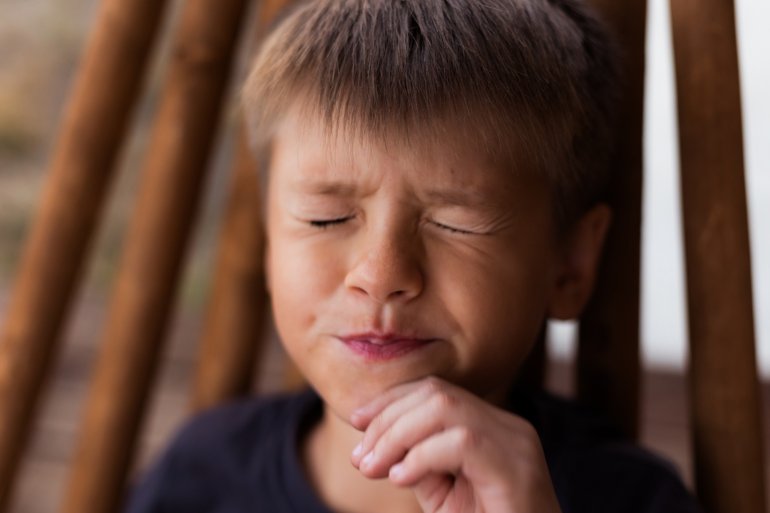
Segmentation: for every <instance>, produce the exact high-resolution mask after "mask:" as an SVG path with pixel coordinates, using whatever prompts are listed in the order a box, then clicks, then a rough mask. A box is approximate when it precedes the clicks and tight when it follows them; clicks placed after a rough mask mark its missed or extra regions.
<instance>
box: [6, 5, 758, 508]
mask: <svg viewBox="0 0 770 513" xmlns="http://www.w3.org/2000/svg"><path fill="white" fill-rule="evenodd" d="M97 3H98V0H55V1H54V0H0V323H2V320H3V315H4V309H5V305H6V304H7V302H8V298H9V296H10V294H11V293H12V287H13V281H14V271H15V269H16V268H17V266H18V262H19V258H20V255H21V252H22V248H23V244H24V240H25V236H26V233H27V230H28V228H29V226H30V224H31V223H32V222H33V220H34V216H35V212H36V209H37V207H38V202H39V197H40V192H41V188H42V184H43V182H44V180H45V177H46V176H45V172H46V163H47V158H48V155H49V152H50V149H51V148H52V145H53V141H54V138H55V135H56V129H57V125H58V122H59V118H60V116H61V113H62V109H63V107H64V105H65V101H66V99H67V95H68V92H69V89H70V86H71V83H72V79H73V76H74V73H75V72H76V70H77V66H78V62H79V57H80V53H81V50H82V47H83V44H84V42H85V38H86V36H87V34H88V31H89V29H90V24H91V22H92V20H93V15H94V13H95V6H96V4H97ZM174 3H175V4H177V5H178V4H179V3H180V2H179V1H175V2H174ZM736 7H737V13H736V14H737V22H738V36H739V41H738V43H739V51H740V58H741V65H742V68H741V73H742V77H741V78H742V93H743V106H744V141H745V152H746V153H745V157H746V180H747V192H748V200H749V219H750V229H751V236H752V259H753V262H752V263H753V278H754V308H755V318H756V335H757V342H758V346H757V356H758V362H759V367H760V370H761V375H762V376H763V380H764V381H765V386H764V387H763V391H764V404H765V409H766V411H768V410H770V397H768V395H770V393H768V385H767V383H768V382H770V93H769V92H770V58H768V55H770V35H768V31H767V24H768V22H770V3H769V2H766V1H764V0H736ZM649 10H650V12H649V16H650V17H649V29H648V68H647V71H648V77H647V113H646V121H645V123H646V127H645V144H646V149H645V160H646V161H645V191H644V194H645V200H644V213H643V215H644V221H643V222H644V224H643V250H642V251H643V253H642V269H643V276H642V323H641V326H642V333H641V339H642V346H643V361H644V364H645V369H646V371H647V376H646V378H647V379H646V380H645V388H644V393H645V396H644V400H643V407H644V413H643V416H644V417H645V419H646V420H645V425H644V427H643V434H642V437H643V442H644V443H645V444H647V445H648V446H650V447H652V448H653V449H655V450H658V451H659V452H662V453H664V454H666V455H667V456H668V457H669V458H672V459H673V460H674V461H675V462H676V463H677V465H678V466H679V467H680V469H681V470H682V472H683V474H684V475H685V477H686V479H687V480H690V479H691V469H690V468H689V462H688V458H689V440H688V438H687V417H686V402H685V393H686V388H685V387H686V382H685V380H684V379H683V377H682V371H683V369H684V368H685V367H686V365H687V350H686V343H685V341H686V338H687V327H686V318H687V314H686V307H685V300H684V299H685V283H684V274H683V254H682V246H681V240H682V234H681V222H680V215H679V189H678V184H679V182H678V154H677V135H676V113H675V92H674V79H673V61H672V54H671V35H670V30H669V18H668V4H667V2H665V0H649ZM174 22H175V16H169V17H168V19H167V21H166V24H167V25H173V23H174ZM167 32H168V31H167ZM167 54H168V41H165V42H164V43H163V44H162V45H161V51H160V52H158V54H157V55H156V57H155V60H154V66H153V72H152V73H150V74H149V75H148V78H147V80H146V83H145V90H146V94H145V95H144V100H143V103H142V104H141V105H140V107H139V109H138V110H137V113H136V115H135V118H134V129H133V136H132V138H131V140H130V141H129V142H128V144H126V145H125V147H124V148H123V155H122V164H121V166H122V167H121V171H120V173H119V174H118V179H117V180H116V181H115V182H114V183H113V184H112V188H111V196H110V200H109V203H108V205H107V208H106V209H105V211H104V216H103V219H102V220H101V227H100V230H99V232H98V236H97V237H96V238H95V240H94V241H93V245H92V250H91V256H90V260H89V263H88V266H87V269H86V271H85V273H84V279H83V282H82V286H81V287H80V289H79V293H78V296H77V306H76V308H75V309H74V310H73V312H72V315H71V316H70V320H69V322H68V325H67V326H68V327H67V329H66V334H65V340H64V344H63V349H62V351H61V353H60V354H59V358H58V360H57V363H56V374H55V375H54V376H53V377H52V381H51V382H50V383H49V386H48V389H47V391H46V393H45V396H44V400H43V405H42V408H43V414H42V416H41V417H40V420H39V422H38V425H37V427H36V433H35V435H34V438H33V442H32V445H31V447H30V450H29V451H28V457H27V458H26V460H25V462H24V468H23V470H22V478H21V480H20V482H19V488H18V491H17V493H16V498H15V503H14V505H13V507H12V511H13V512H15V513H18V512H24V513H33V512H34V513H38V512H41V513H42V512H50V511H54V510H55V509H57V508H56V505H57V504H58V501H59V496H60V494H61V489H62V487H63V486H64V483H65V480H66V465H67V463H68V462H69V460H70V459H71V457H72V451H73V446H74V441H75V439H76V434H77V420H78V418H79V416H80V413H81V411H82V406H83V400H84V398H85V395H86V392H87V386H88V380H89V379H90V372H91V367H92V364H93V362H94V357H95V355H96V352H97V348H96V345H97V344H98V342H99V338H100V334H101V333H100V331H101V328H102V324H103V322H104V316H105V313H106V305H107V304H108V303H109V300H110V292H111V284H112V281H113V278H114V274H115V271H116V267H117V264H118V263H119V260H118V257H119V255H120V252H121V247H122V242H123V235H124V231H125V228H126V226H127V223H128V220H129V219H130V216H131V213H132V205H133V200H134V195H135V192H136V188H137V185H138V182H139V176H138V172H139V168H140V166H141V163H142V161H143V158H144V149H145V142H146V141H145V138H146V136H147V135H148V131H149V130H148V128H149V125H150V123H151V121H152V111H153V107H154V104H155V101H156V99H157V92H158V90H159V89H160V86H161V84H162V80H163V74H162V71H161V70H162V69H163V62H164V61H165V59H166V58H167ZM234 110H235V107H234V106H232V105H231V106H230V108H229V109H228V110H227V112H228V113H229V115H227V116H225V118H226V119H224V120H223V127H224V130H223V132H224V133H225V134H224V135H223V137H221V139H222V140H225V137H226V134H227V133H228V131H232V129H233V125H234V121H233V120H234V116H233V115H232V113H233V112H234ZM231 152H232V148H231V146H230V145H229V144H219V145H218V149H217V153H216V155H215V156H214V158H213V169H212V170H211V172H210V174H209V182H208V186H207V194H206V197H205V201H204V205H203V208H202V211H201V217H200V220H199V222H198V224H197V228H196V233H195V234H194V238H193V241H192V252H191V253H190V255H191V256H190V258H189V259H188V261H187V263H186V269H185V272H184V282H183V286H182V290H181V293H180V294H179V297H178V303H177V312H176V315H175V321H174V325H173V330H172V335H171V341H170V344H169V346H168V350H167V353H166V358H165V361H164V366H163V369H162V376H161V381H160V384H159V385H160V392H159V393H158V394H157V395H156V397H155V399H154V402H153V407H152V413H151V415H150V419H149V422H148V423H147V425H146V429H145V435H144V438H143V442H142V456H141V458H140V461H139V462H138V464H137V469H139V468H141V467H142V466H143V465H145V464H146V463H147V461H149V460H150V459H151V458H152V457H153V455H154V454H155V453H156V451H157V450H158V448H159V447H161V446H162V444H163V443H164V441H165V440H166V439H167V438H168V436H170V434H171V433H172V432H173V431H174V430H175V429H176V427H177V426H178V425H179V423H180V422H181V421H182V419H183V418H184V415H185V411H186V397H187V394H188V391H189V377H190V371H191V369H192V364H193V359H194V357H195V351H196V345H197V342H198V335H199V331H200V327H201V321H202V313H203V309H204V308H205V305H206V298H207V294H208V292H209V286H210V269H211V267H212V264H213V262H212V258H213V255H214V252H215V249H216V248H215V242H216V234H217V230H218V227H219V221H220V214H221V205H222V203H223V201H224V199H225V193H226V190H227V184H228V181H229V174H230V166H229V163H230V157H231ZM553 328H554V329H553V330H552V332H553V336H552V337H551V340H550V346H549V348H550V351H551V353H552V355H553V357H554V359H555V364H554V367H553V372H552V373H551V376H550V378H549V385H550V386H551V388H552V389H554V390H556V391H559V392H562V393H565V394H569V393H570V379H571V364H570V362H571V358H572V357H573V355H574V352H575V347H574V343H573V333H574V326H571V325H570V324H569V323H560V324H558V325H554V326H553ZM279 361H280V349H279V348H278V347H275V346H273V347H271V348H270V349H269V351H268V355H267V357H266V359H265V361H264V362H263V366H264V367H265V371H266V372H262V376H263V377H262V378H261V382H260V383H259V384H258V386H259V387H260V389H261V390H265V391H269V390H271V389H274V388H275V387H277V386H278V385H279V380H278V379H277V377H276V376H277V375H278V372H279V371H277V370H276V369H277V367H278V365H277V363H276V362H279ZM271 371H272V372H271ZM768 423H769V420H768V416H767V415H766V416H765V427H766V431H767V432H768V436H767V437H766V440H770V429H768ZM766 443H767V442H766ZM768 460H770V458H766V461H768ZM768 474H770V473H768ZM768 488H770V487H768Z"/></svg>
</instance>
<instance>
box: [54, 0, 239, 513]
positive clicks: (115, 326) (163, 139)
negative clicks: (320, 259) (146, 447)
mask: <svg viewBox="0 0 770 513" xmlns="http://www.w3.org/2000/svg"><path fill="white" fill-rule="evenodd" d="M246 6H247V1H246V0H188V1H187V2H186V3H185V4H184V6H183V13H182V19H181V25H180V27H179V32H178V33H177V37H176V40H175V46H174V50H173V55H172V59H171V63H170V70H169V75H168V78H167V81H166V84H165V87H164V91H163V95H162V100H161V104H160V111H159V113H158V116H157V118H156V120H155V125H154V127H153V131H152V138H151V144H150V147H149V152H148V154H147V161H146V163H145V169H144V176H143V181H142V187H141V190H140V195H139V199H138V204H137V206H136V209H135V212H134V217H133V221H132V225H131V227H130V231H129V235H128V239H127V243H126V246H125V247H126V249H125V252H124V255H123V261H122V263H121V267H120V272H119V276H118V281H117V286H116V289H115V293H114V297H113V301H112V304H111V308H110V312H109V316H108V321H107V325H106V330H105V332H104V335H103V341H102V343H103V345H102V349H101V353H100V355H99V361H98V365H97V369H96V375H95V378H94V380H93V381H92V384H91V391H90V395H89V398H88V404H87V411H86V416H85V423H84V425H83V429H82V432H81V434H80V440H79V444H78V448H77V451H76V456H75V461H74V468H73V474H72V476H71V478H70V481H69V484H68V488H67V490H66V494H65V501H64V505H63V508H62V511H64V512H66V513H108V512H113V511H117V510H118V509H119V504H120V501H121V495H122V492H123V485H124V480H125V476H126V474H127V471H128V468H129V466H130V464H131V462H132V453H133V452H134V448H135V446H136V440H137V435H138V432H139V428H140V426H141V421H142V419H143V418H144V411H145V410H146V408H145V405H146V403H147V398H148V395H149V391H150V389H151V387H152V383H153V381H154V377H155V374H156V370H157V364H158V360H159V356H160V354H161V348H162V346H163V342H164V336H165V332H166V328H167V325H168V318H169V314H170V312H171V307H172V303H173V300H174V297H175V291H176V289H177V284H178V281H179V274H180V269H181V267H182V262H183V255H184V252H185V248H186V246H187V242H188V239H189V235H190V233H191V229H192V227H193V225H194V220H195V218H196V212H197V208H198V204H199V202H200V201H199V200H200V197H201V191H202V188H203V184H204V176H205V171H206V167H207V162H208V157H209V153H210V149H211V147H212V142H213V138H214V136H215V134H216V127H217V125H218V121H219V117H220V107H221V104H222V99H223V96H224V92H225V89H226V85H227V82H228V78H229V75H230V68H231V63H232V61H233V54H234V50H235V47H236V42H237V39H238V37H237V36H238V33H239V28H240V26H241V21H242V20H243V19H244V14H245V11H246Z"/></svg>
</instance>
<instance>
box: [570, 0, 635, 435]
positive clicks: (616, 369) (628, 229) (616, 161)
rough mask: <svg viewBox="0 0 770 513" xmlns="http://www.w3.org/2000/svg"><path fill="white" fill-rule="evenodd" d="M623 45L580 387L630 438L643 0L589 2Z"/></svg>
mask: <svg viewBox="0 0 770 513" xmlns="http://www.w3.org/2000/svg"><path fill="white" fill-rule="evenodd" d="M591 3H592V4H593V5H594V6H595V7H596V8H597V9H598V11H599V13H600V14H601V15H602V17H603V19H604V20H605V21H606V22H607V23H608V24H609V26H610V28H611V29H612V30H613V32H614V35H615V36H616V39H617V40H618V42H619V43H620V48H621V54H622V55H623V56H624V57H625V58H624V59H623V60H622V62H621V64H622V66H621V76H622V79H623V82H624V86H625V87H624V89H623V97H622V102H621V105H620V123H619V126H618V130H619V134H620V135H619V137H618V140H617V147H616V153H615V155H614V157H613V161H612V166H613V181H612V183H611V185H610V203H611V206H612V207H613V219H612V226H611V228H610V232H609V234H608V240H607V243H606V245H605V252H604V260H603V262H602V269H601V273H600V275H599V277H598V281H597V284H596V290H595V292H594V296H593V298H592V300H591V303H590V304H589V305H588V308H587V309H586V312H585V313H584V314H583V316H582V317H581V322H580V344H579V347H578V365H577V391H578V397H579V398H580V399H581V401H583V402H585V403H587V404H589V405H590V406H592V407H594V408H596V409H598V410H601V411H604V412H606V413H607V414H608V416H609V417H610V418H611V419H613V420H614V421H615V423H616V424H617V425H618V426H619V427H621V428H622V429H623V430H624V431H625V432H626V433H627V434H628V435H629V436H631V437H634V438H636V437H637V436H638V429H639V388H640V383H639V381H640V372H639V258H640V257H639V251H640V232H641V211H642V206H641V205H642V128H643V110H644V68H645V66H644V65H645V62H644V59H645V48H644V45H645V29H646V13H647V2H646V0H634V1H627V2H618V1H617V0H592V1H591Z"/></svg>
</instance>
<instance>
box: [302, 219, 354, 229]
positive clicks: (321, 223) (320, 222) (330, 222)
mask: <svg viewBox="0 0 770 513" xmlns="http://www.w3.org/2000/svg"><path fill="white" fill-rule="evenodd" d="M348 219H350V217H340V218H337V219H312V220H310V221H308V223H310V226H313V227H315V228H321V229H325V228H329V227H330V226H334V225H336V224H342V223H344V222H345V221H347V220H348Z"/></svg>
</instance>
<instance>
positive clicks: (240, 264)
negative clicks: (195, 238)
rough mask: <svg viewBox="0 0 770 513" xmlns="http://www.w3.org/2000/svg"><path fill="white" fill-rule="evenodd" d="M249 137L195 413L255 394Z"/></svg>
mask: <svg viewBox="0 0 770 513" xmlns="http://www.w3.org/2000/svg"><path fill="white" fill-rule="evenodd" d="M245 136H246V134H244V133H243V130H242V131H241V133H240V137H239V140H238V150H237V155H236V162H235V169H234V174H233V183H232V188H231V191H230V197H229V199H228V203H227V210H226V211H225V222H224V227H223V231H222V236H221V237H220V242H219V252H218V256H217V265H216V276H215V281H214V288H213V293H212V295H211V300H210V301H209V305H208V317H207V319H206V325H205V327H204V331H203V333H204V335H203V338H202V343H201V349H200V355H199V358H198V370H197V376H196V379H195V385H194V386H195V388H194V392H193V395H192V399H193V400H192V406H193V410H195V411H197V410H202V409H204V408H207V407H209V406H212V405H214V404H216V403H219V402H221V401H223V400H225V399H229V398H232V397H237V396H244V395H246V394H248V393H249V392H250V391H251V386H252V378H253V374H254V368H255V366H256V359H257V357H258V356H259V355H261V347H262V345H263V341H264V338H265V334H264V327H265V314H266V313H267V312H266V306H267V301H266V299H267V298H266V293H265V280H264V270H263V256H264V255H263V251H264V243H263V228H262V220H261V217H262V208H261V194H260V190H259V175H258V172H259V171H258V169H257V168H256V163H255V161H254V158H253V156H252V155H251V151H250V149H249V147H248V144H247V143H246V141H245V140H244V137H245Z"/></svg>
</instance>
